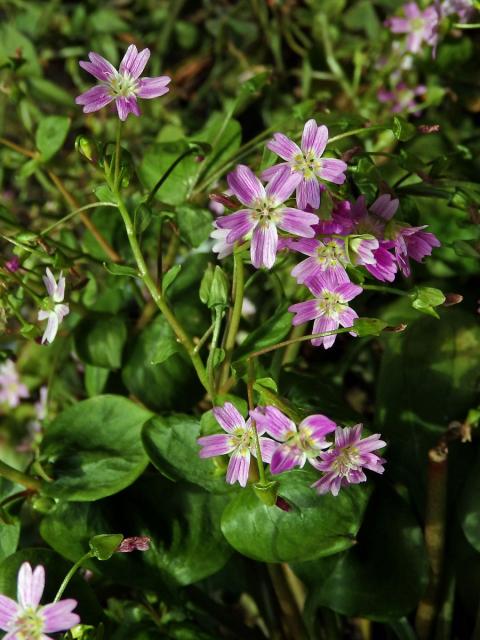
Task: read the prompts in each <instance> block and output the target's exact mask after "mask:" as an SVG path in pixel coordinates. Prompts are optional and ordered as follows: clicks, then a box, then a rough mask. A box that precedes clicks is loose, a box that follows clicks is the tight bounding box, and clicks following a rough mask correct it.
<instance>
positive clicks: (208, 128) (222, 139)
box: [194, 113, 242, 176]
mask: <svg viewBox="0 0 480 640" xmlns="http://www.w3.org/2000/svg"><path fill="white" fill-rule="evenodd" d="M224 121H225V114H224V113H213V114H212V115H211V116H210V118H209V119H208V122H207V124H206V125H205V127H204V128H203V129H202V130H201V131H199V132H198V133H197V134H195V136H194V138H195V140H200V141H204V142H208V143H209V144H211V145H212V147H213V149H212V153H211V154H210V155H209V156H208V159H207V161H206V162H205V163H204V165H202V172H204V174H205V175H207V176H208V175H209V174H211V173H213V172H214V171H216V170H217V169H220V168H221V167H223V166H224V164H225V162H226V161H227V160H228V159H229V158H231V156H232V155H233V154H234V153H235V151H236V150H237V149H238V148H239V147H240V143H241V141H242V127H241V126H240V123H239V122H238V121H237V120H234V119H233V118H232V119H230V120H229V121H228V123H227V125H226V126H225V128H223V131H222V134H221V135H220V136H218V133H219V131H221V130H222V127H223V123H224Z"/></svg>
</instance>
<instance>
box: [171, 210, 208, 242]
mask: <svg viewBox="0 0 480 640" xmlns="http://www.w3.org/2000/svg"><path fill="white" fill-rule="evenodd" d="M212 220H213V216H212V214H211V212H210V211H209V210H208V209H203V208H202V207H196V206H194V205H191V204H183V205H181V206H179V207H177V224H178V228H179V229H180V233H181V235H182V237H183V238H185V240H186V241H187V242H188V243H189V244H190V245H191V246H192V247H198V246H200V245H201V244H202V242H205V240H208V237H209V236H210V233H211V232H212V230H213V226H212Z"/></svg>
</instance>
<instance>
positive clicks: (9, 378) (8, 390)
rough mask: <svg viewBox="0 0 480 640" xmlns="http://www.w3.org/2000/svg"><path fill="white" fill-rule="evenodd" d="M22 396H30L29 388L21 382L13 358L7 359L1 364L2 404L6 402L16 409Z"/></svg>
mask: <svg viewBox="0 0 480 640" xmlns="http://www.w3.org/2000/svg"><path fill="white" fill-rule="evenodd" d="M22 398H28V389H27V387H26V386H25V385H24V384H22V383H21V382H20V376H19V375H18V371H17V369H16V367H15V363H14V362H13V360H6V361H5V362H3V363H2V364H0V404H2V403H6V404H7V405H8V406H9V407H11V408H12V409H14V408H15V407H18V405H19V404H20V400H21V399H22Z"/></svg>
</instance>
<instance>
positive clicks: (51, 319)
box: [38, 267, 70, 344]
mask: <svg viewBox="0 0 480 640" xmlns="http://www.w3.org/2000/svg"><path fill="white" fill-rule="evenodd" d="M45 273H46V275H44V276H43V282H44V284H45V287H46V289H47V293H48V296H49V298H47V299H46V300H45V301H44V305H45V308H44V309H40V311H39V312H38V319H39V320H48V322H47V326H46V329H45V332H44V334H43V336H42V344H43V343H44V342H49V343H52V342H53V341H54V340H55V336H56V335H57V331H58V327H59V325H60V323H61V322H62V321H63V319H64V318H65V316H66V315H68V314H69V313H70V308H69V306H68V304H62V303H63V298H64V297H65V278H64V277H63V275H62V272H60V276H59V278H58V284H57V282H56V281H55V278H54V276H53V273H52V272H51V271H50V269H49V268H48V267H47V269H46V272H45Z"/></svg>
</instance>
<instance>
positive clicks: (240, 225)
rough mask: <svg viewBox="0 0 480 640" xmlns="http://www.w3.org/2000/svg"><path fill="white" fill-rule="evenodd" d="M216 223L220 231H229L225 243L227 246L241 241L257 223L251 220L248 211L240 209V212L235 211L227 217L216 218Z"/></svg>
mask: <svg viewBox="0 0 480 640" xmlns="http://www.w3.org/2000/svg"><path fill="white" fill-rule="evenodd" d="M216 223H217V226H218V227H219V228H220V229H230V233H229V234H228V235H227V237H226V241H227V242H228V243H229V244H234V243H235V242H237V241H238V240H243V238H244V237H245V236H246V235H248V234H249V233H250V231H252V229H253V228H254V227H255V226H256V225H257V224H258V222H257V221H255V220H253V219H252V212H251V210H250V209H240V211H236V212H235V213H232V214H230V215H229V216H225V217H223V218H218V219H217V220H216Z"/></svg>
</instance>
